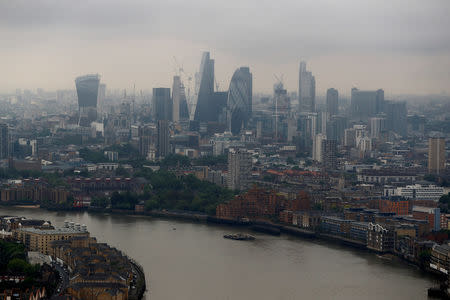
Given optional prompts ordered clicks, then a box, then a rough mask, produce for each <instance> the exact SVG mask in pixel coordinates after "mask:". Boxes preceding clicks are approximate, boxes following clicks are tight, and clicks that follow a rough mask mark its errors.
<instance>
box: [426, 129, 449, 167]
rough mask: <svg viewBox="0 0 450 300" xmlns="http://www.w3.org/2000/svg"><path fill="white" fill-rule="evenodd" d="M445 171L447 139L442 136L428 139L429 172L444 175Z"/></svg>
mask: <svg viewBox="0 0 450 300" xmlns="http://www.w3.org/2000/svg"><path fill="white" fill-rule="evenodd" d="M444 170H445V138H443V137H440V136H437V135H436V136H434V137H430V138H429V139H428V172H429V173H433V174H439V173H442V172H443V171H444Z"/></svg>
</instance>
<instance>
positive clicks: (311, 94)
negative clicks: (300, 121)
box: [298, 61, 316, 112]
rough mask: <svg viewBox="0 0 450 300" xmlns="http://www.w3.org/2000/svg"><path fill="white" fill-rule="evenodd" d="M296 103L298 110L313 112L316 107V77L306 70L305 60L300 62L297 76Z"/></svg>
mask: <svg viewBox="0 0 450 300" xmlns="http://www.w3.org/2000/svg"><path fill="white" fill-rule="evenodd" d="M298 104H299V111H300V112H314V111H315V109H316V79H315V78H314V76H313V75H312V73H311V72H309V71H307V70H306V62H304V61H302V62H300V72H299V76H298Z"/></svg>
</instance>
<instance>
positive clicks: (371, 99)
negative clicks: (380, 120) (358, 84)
mask: <svg viewBox="0 0 450 300" xmlns="http://www.w3.org/2000/svg"><path fill="white" fill-rule="evenodd" d="M383 107H384V91H383V90H381V89H380V90H376V91H360V90H358V89H357V88H352V98H351V104H350V108H351V114H352V119H354V120H357V121H363V122H368V120H369V118H370V117H374V116H376V115H377V114H378V113H380V112H382V111H383Z"/></svg>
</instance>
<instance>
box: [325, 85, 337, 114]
mask: <svg viewBox="0 0 450 300" xmlns="http://www.w3.org/2000/svg"><path fill="white" fill-rule="evenodd" d="M338 98H339V93H338V91H337V90H336V89H333V88H331V89H328V90H327V103H326V104H327V113H328V114H329V116H334V115H337V114H338V113H339V104H338Z"/></svg>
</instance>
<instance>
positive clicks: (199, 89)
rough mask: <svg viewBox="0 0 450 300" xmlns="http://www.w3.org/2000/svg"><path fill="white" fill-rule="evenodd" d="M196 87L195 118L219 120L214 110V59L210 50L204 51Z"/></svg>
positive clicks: (206, 120)
mask: <svg viewBox="0 0 450 300" xmlns="http://www.w3.org/2000/svg"><path fill="white" fill-rule="evenodd" d="M197 80H198V81H197V83H196V89H195V92H196V93H195V99H196V103H195V112H194V113H193V115H194V120H195V121H199V122H208V121H217V119H216V116H215V114H214V113H213V112H212V111H211V110H213V107H214V105H213V103H211V102H212V101H213V94H214V60H213V59H210V56H209V52H204V53H203V56H202V62H201V64H200V72H199V73H198V77H197Z"/></svg>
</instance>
